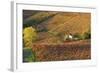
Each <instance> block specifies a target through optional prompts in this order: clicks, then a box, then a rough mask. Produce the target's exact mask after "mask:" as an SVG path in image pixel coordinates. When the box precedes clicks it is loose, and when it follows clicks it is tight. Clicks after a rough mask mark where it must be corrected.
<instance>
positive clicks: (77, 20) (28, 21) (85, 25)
mask: <svg viewBox="0 0 100 73" xmlns="http://www.w3.org/2000/svg"><path fill="white" fill-rule="evenodd" d="M24 12H25V11H24ZM30 13H31V14H30ZM23 14H24V13H23ZM23 17H25V18H24V20H23V26H24V27H26V26H35V28H36V29H37V31H38V37H39V41H37V42H40V43H41V42H44V43H45V42H49V43H50V42H51V43H52V42H53V43H54V42H56V41H57V42H60V41H59V40H60V39H61V37H62V36H64V35H65V34H70V33H71V34H72V35H73V34H83V33H85V32H87V31H88V30H90V26H91V25H90V24H91V14H90V13H80V12H50V11H33V12H32V11H31V12H29V13H28V11H27V12H26V14H24V15H23ZM58 35H61V37H59V36H58Z"/></svg>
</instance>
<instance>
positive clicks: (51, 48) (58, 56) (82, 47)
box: [32, 40, 91, 61]
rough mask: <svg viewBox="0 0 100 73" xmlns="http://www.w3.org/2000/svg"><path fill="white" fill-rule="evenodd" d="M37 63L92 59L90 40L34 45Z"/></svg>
mask: <svg viewBox="0 0 100 73" xmlns="http://www.w3.org/2000/svg"><path fill="white" fill-rule="evenodd" d="M32 51H33V52H36V60H37V61H60V60H82V59H90V58H91V49H90V43H89V40H81V41H73V42H66V43H62V44H46V43H43V44H33V49H32Z"/></svg>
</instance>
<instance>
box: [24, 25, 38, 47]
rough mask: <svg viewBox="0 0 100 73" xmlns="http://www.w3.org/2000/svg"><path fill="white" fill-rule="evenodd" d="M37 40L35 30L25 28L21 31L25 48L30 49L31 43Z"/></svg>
mask: <svg viewBox="0 0 100 73" xmlns="http://www.w3.org/2000/svg"><path fill="white" fill-rule="evenodd" d="M36 39H37V32H36V29H35V28H33V27H32V26H31V27H26V28H24V30H23V41H24V47H25V48H32V43H33V42H34V41H36Z"/></svg>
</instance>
